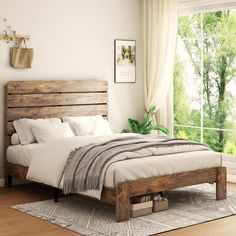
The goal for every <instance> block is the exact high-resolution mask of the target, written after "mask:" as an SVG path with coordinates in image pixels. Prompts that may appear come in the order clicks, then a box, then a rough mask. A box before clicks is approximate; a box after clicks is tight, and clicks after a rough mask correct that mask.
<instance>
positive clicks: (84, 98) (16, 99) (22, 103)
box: [8, 93, 107, 107]
mask: <svg viewBox="0 0 236 236" xmlns="http://www.w3.org/2000/svg"><path fill="white" fill-rule="evenodd" d="M102 103H103V104H104V103H107V93H67V94H65V93H63V94H21V95H19V94H17V95H8V107H35V106H37V107H41V106H58V105H81V104H102Z"/></svg>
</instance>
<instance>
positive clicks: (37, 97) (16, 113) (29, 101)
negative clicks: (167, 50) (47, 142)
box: [4, 80, 108, 186]
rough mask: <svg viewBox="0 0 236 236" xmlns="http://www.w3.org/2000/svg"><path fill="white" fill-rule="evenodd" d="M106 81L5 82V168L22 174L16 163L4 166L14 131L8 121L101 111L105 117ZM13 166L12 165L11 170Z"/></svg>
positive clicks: (13, 173)
mask: <svg viewBox="0 0 236 236" xmlns="http://www.w3.org/2000/svg"><path fill="white" fill-rule="evenodd" d="M107 88H108V86H107V81H102V80H75V81H11V82H8V83H7V84H6V86H5V116H4V117H5V122H4V126H5V127H4V130H5V131H4V133H5V138H4V143H5V144H4V146H5V150H4V155H5V163H6V164H5V180H6V183H5V184H6V186H7V184H8V183H7V179H8V178H7V175H8V172H9V173H11V175H14V176H19V177H23V176H22V169H21V170H19V166H15V167H13V166H11V165H10V166H8V163H7V159H6V149H7V147H8V146H9V145H10V135H11V134H13V133H14V132H15V129H14V127H13V124H12V121H14V120H17V119H21V118H32V119H36V118H53V117H63V116H86V115H103V116H105V117H107ZM14 168H15V169H16V170H15V172H14Z"/></svg>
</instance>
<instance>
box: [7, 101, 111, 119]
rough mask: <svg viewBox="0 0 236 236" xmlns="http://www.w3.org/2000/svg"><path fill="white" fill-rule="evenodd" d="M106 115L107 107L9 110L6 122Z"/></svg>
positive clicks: (84, 106)
mask: <svg viewBox="0 0 236 236" xmlns="http://www.w3.org/2000/svg"><path fill="white" fill-rule="evenodd" d="M90 115H107V105H106V104H105V105H104V104H101V105H78V106H53V107H27V108H9V109H8V113H7V120H8V121H13V120H18V119H21V118H22V117H24V118H29V119H36V118H51V117H62V116H90Z"/></svg>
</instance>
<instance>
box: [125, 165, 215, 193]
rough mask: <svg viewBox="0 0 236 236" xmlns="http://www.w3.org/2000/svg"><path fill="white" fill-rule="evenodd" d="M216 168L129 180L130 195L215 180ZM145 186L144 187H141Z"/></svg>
mask: <svg viewBox="0 0 236 236" xmlns="http://www.w3.org/2000/svg"><path fill="white" fill-rule="evenodd" d="M216 176H217V168H211V169H204V170H196V171H189V172H182V173H178V174H173V175H166V176H159V177H153V178H147V179H139V180H134V181H129V182H128V184H129V194H130V197H132V196H138V195H143V194H148V193H154V192H161V191H165V190H167V189H173V188H180V187H185V186H190V185H195V184H201V183H207V182H208V183H210V182H215V181H216ZM143 186H145V188H144V187H143Z"/></svg>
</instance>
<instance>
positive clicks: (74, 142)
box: [27, 134, 221, 198]
mask: <svg viewBox="0 0 236 236" xmlns="http://www.w3.org/2000/svg"><path fill="white" fill-rule="evenodd" d="M124 135H126V136H127V135H134V134H113V135H108V136H98V137H94V136H81V137H80V136H76V137H71V138H64V139H58V140H54V141H50V142H47V143H45V144H42V145H40V146H39V147H38V148H36V149H34V151H33V153H32V158H31V161H30V165H29V170H28V173H27V179H28V180H31V181H35V182H39V183H43V184H47V185H50V186H53V187H57V188H62V187H63V172H64V167H65V164H66V161H67V158H68V156H69V153H70V152H71V151H72V150H74V149H75V148H78V147H82V146H85V145H87V144H90V143H97V142H104V141H106V140H110V139H115V138H118V137H121V136H124ZM217 166H221V154H220V153H215V152H213V151H196V152H188V153H180V154H171V155H164V156H151V157H146V158H141V159H130V160H124V161H120V162H115V163H113V164H111V165H110V166H109V167H108V168H107V170H106V173H104V174H105V180H104V183H103V184H104V186H106V187H114V186H115V185H116V184H117V183H119V182H123V181H127V180H136V179H139V178H148V177H152V176H160V175H168V174H174V173H179V172H184V171H191V170H197V169H204V168H212V167H217ZM83 194H86V195H89V196H92V197H96V198H100V195H99V194H98V193H97V192H96V191H92V190H91V191H87V192H83Z"/></svg>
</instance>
